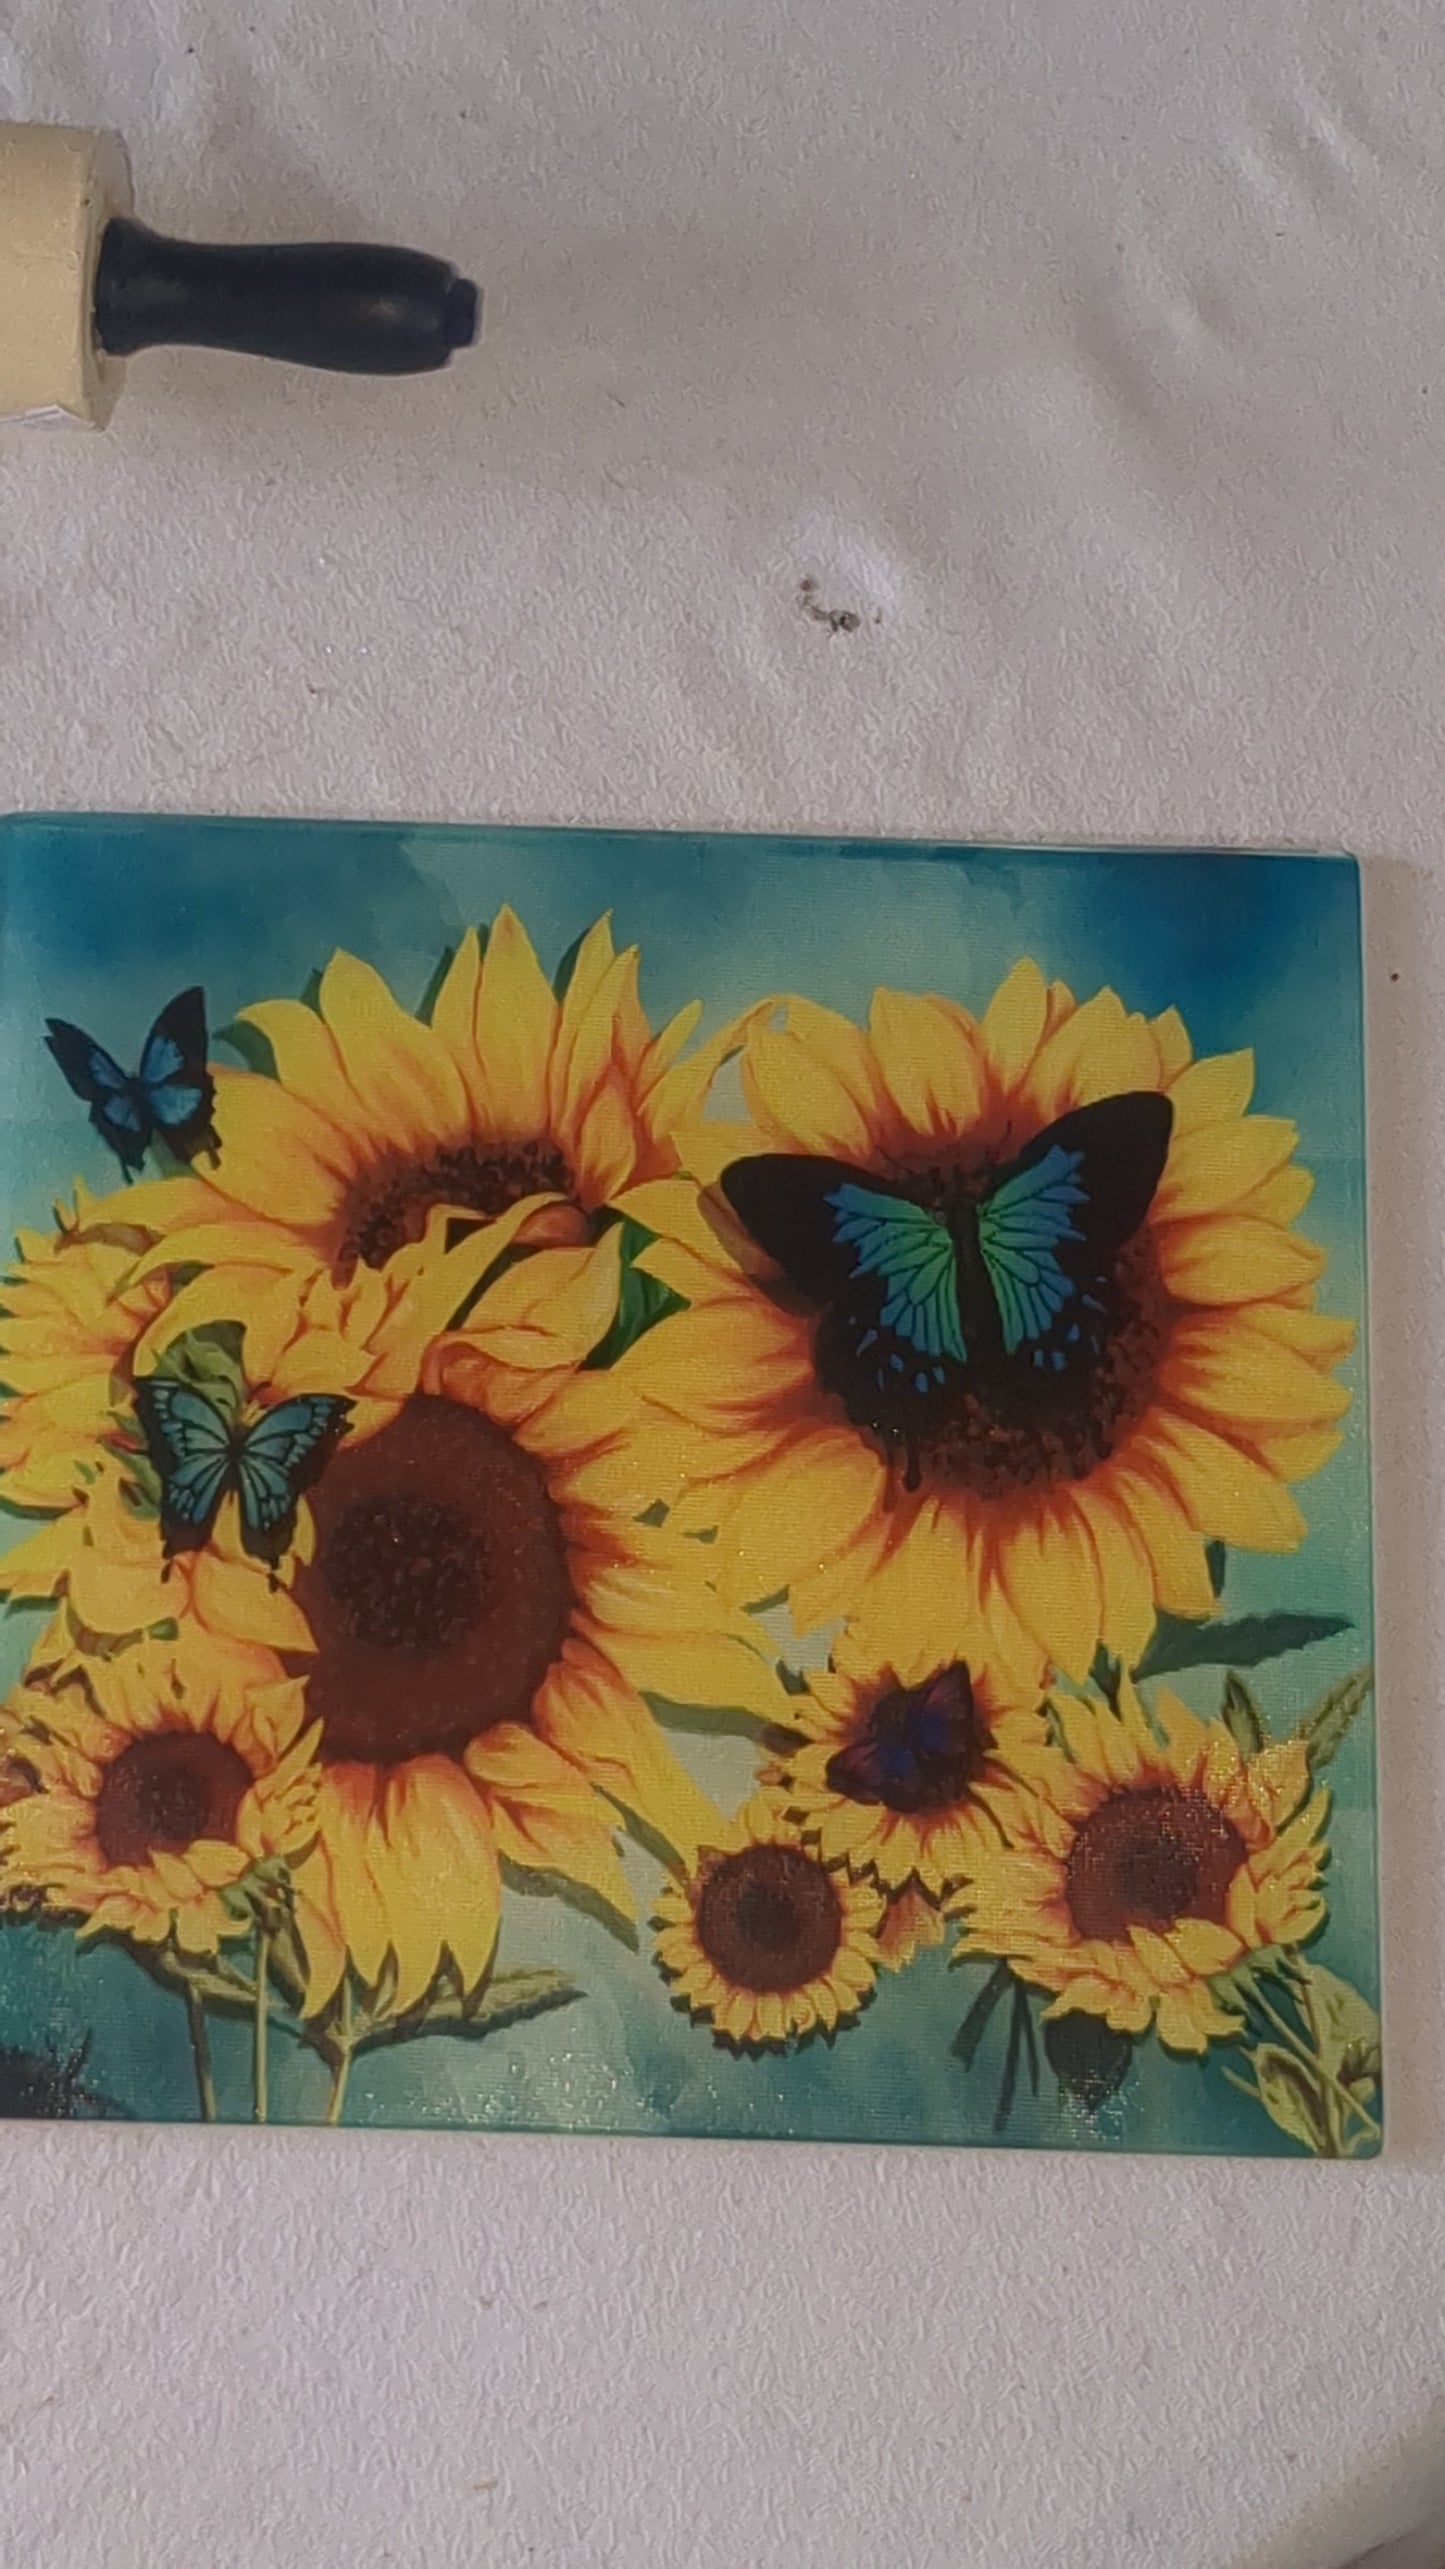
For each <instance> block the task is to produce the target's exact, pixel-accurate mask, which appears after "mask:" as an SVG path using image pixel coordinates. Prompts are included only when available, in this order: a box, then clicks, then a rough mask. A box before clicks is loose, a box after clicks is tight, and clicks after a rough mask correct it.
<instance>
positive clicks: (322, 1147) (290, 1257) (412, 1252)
mask: <svg viewBox="0 0 1445 2569" xmlns="http://www.w3.org/2000/svg"><path fill="white" fill-rule="evenodd" d="M637 970H638V955H637V949H636V948H635V947H628V948H627V949H625V951H624V952H622V953H621V954H618V953H616V952H614V949H613V944H612V936H611V930H610V927H609V924H608V922H607V920H606V919H605V918H603V919H599V920H598V921H597V922H596V924H595V925H594V926H593V927H592V928H591V929H589V931H588V933H587V934H586V936H584V937H583V938H582V940H581V942H580V945H579V947H578V949H577V952H576V955H575V959H574V961H573V964H572V969H571V974H570V978H569V979H568V981H567V983H566V988H565V991H564V992H563V995H562V996H561V997H560V998H559V997H558V996H557V995H556V993H555V992H554V990H553V988H552V985H551V984H550V983H549V982H548V980H547V978H546V976H545V974H544V973H543V971H542V969H541V966H540V965H539V963H538V961H537V958H536V955H535V953H534V952H533V950H532V946H531V944H530V942H529V940H528V937H527V934H526V931H525V929H524V928H523V927H522V926H521V924H520V922H519V921H518V920H517V918H516V917H515V916H514V914H513V912H512V911H511V910H510V909H503V910H501V911H499V912H498V915H497V918H496V920H495V921H494V923H493V925H492V928H491V930H490V932H489V933H488V934H487V935H486V936H485V937H482V936H479V935H478V933H477V931H476V930H475V929H469V930H468V931H467V934H466V935H465V936H464V937H463V939H462V941H461V944H460V945H459V947H458V948H457V951H456V953H455V955H454V956H453V958H452V960H451V962H450V964H449V966H448V968H447V970H446V972H445V974H444V976H443V979H442V981H441V985H440V987H439V989H438V990H437V992H436V995H435V998H434V1001H433V1004H432V1007H431V1011H430V1016H429V1020H428V1021H427V1022H425V1023H423V1022H422V1021H421V1020H420V1019H418V1018H416V1017H413V1016H411V1015H409V1014H408V1012H407V1011H406V1010H405V1009H404V1008H403V1007H402V1006H401V1005H400V1004H399V1002H398V1001H397V1000H396V999H395V998H394V997H393V995H392V993H391V991H390V990H389V989H388V988H387V986H386V983H385V982H384V981H383V980H382V978H381V976H380V974H379V973H377V972H376V971H375V970H374V969H373V968H372V966H371V965H370V964H367V963H363V962H361V961H359V960H358V958H357V957H356V956H354V955H349V954H345V953H339V954H336V955H334V956H333V957H332V960H331V962H330V963H329V964H328V966H327V968H326V970H325V972H324V973H323V974H322V976H321V980H320V984H319V987H318V990H317V994H316V1005H315V1007H314V1008H313V1007H310V1006H307V1005H305V1004H303V1002H301V1001H300V1000H292V999H273V1000H266V1001H262V1002H260V1003H259V1004H257V1005H256V1006H254V1007H252V1008H248V1009H244V1010H243V1011H242V1019H243V1022H245V1023H246V1024H248V1025H249V1026H251V1027H252V1028H253V1029H254V1030H255V1032H256V1033H257V1035H259V1036H260V1037H262V1038H263V1039H264V1042H265V1044H266V1045H267V1046H268V1047H269V1050H270V1055H271V1059H272V1060H273V1061H274V1064H275V1070H276V1076H275V1077H274V1078H271V1077H268V1076H266V1075H264V1074H263V1073H262V1072H260V1071H254V1070H230V1069H226V1068H224V1067H219V1068H216V1069H215V1070H214V1074H213V1075H214V1079H215V1088H216V1102H215V1119H214V1120H215V1129H216V1132H217V1135H218V1137H219V1149H218V1153H217V1156H216V1160H215V1163H214V1165H213V1166H210V1167H201V1166H199V1165H198V1166H196V1167H195V1168H193V1169H192V1170H191V1172H190V1173H189V1174H188V1175H185V1176H178V1177H172V1178H164V1179H158V1180H156V1181H154V1182H153V1183H151V1184H149V1185H144V1186H140V1187H137V1188H135V1189H133V1190H132V1193H131V1198H130V1199H128V1203H129V1208H130V1214H131V1218H132V1220H137V1219H139V1220H143V1221H146V1222H148V1223H150V1224H151V1226H152V1228H153V1229H155V1230H156V1231H158V1232H161V1233H163V1234H164V1237H163V1239H162V1240H161V1242H160V1244H159V1245H158V1247H157V1248H156V1249H155V1250H154V1251H153V1253H152V1263H153V1264H157V1265H159V1264H160V1263H162V1262H164V1263H165V1264H166V1265H168V1266H171V1267H175V1266H184V1265H195V1266H204V1267H206V1268H208V1269H211V1270H213V1271H214V1272H213V1274H212V1275H211V1276H210V1277H208V1278H206V1279H204V1280H203V1283H204V1289H205V1292H206V1293H207V1294H208V1295H211V1294H214V1293H215V1292H216V1291H219V1292H220V1293H221V1294H222V1295H223V1297H224V1296H229V1297H230V1298H231V1299H232V1301H234V1298H235V1295H236V1293H237V1292H238V1291H243V1292H254V1291H255V1289H256V1286H257V1281H258V1275H257V1271H258V1270H260V1271H262V1272H263V1273H269V1274H271V1275H273V1276H285V1275H288V1274H303V1275H304V1274H307V1273H310V1272H312V1271H314V1270H315V1269H316V1268H317V1267H318V1266H319V1267H321V1268H322V1269H324V1270H325V1271H326V1273H328V1274H329V1275H331V1276H332V1277H333V1278H335V1279H336V1280H337V1281H338V1282H345V1281H346V1280H347V1279H348V1278H349V1277H350V1276H351V1275H353V1274H354V1273H355V1271H356V1270H357V1269H358V1268H370V1269H372V1270H373V1271H375V1272H377V1273H384V1274H390V1275H393V1276H398V1275H400V1276H405V1275H409V1274H410V1273H412V1272H413V1271H414V1270H415V1269H416V1267H417V1266H418V1264H420V1263H425V1262H427V1261H429V1260H430V1258H431V1256H432V1255H433V1254H434V1253H435V1252H437V1251H439V1250H442V1249H444V1248H445V1247H446V1246H447V1245H448V1244H449V1242H451V1241H452V1240H453V1239H454V1238H455V1237H456V1234H457V1227H458V1226H459V1225H471V1226H475V1225H476V1224H477V1223H479V1222H480V1223H484V1224H489V1223H493V1222H496V1221H497V1220H498V1219H499V1218H501V1217H504V1216H510V1215H512V1214H513V1212H514V1210H515V1209H516V1208H522V1209H523V1210H524V1213H525V1221H524V1222H522V1223H520V1224H518V1223H514V1224H513V1226H512V1228H513V1231H514V1232H519V1233H520V1239H521V1242H522V1244H523V1245H533V1244H535V1243H538V1242H546V1243H550V1244H551V1245H553V1246H554V1247H559V1248H560V1249H562V1250H564V1251H566V1250H569V1249H570V1250H571V1251H573V1252H574V1253H575V1254H579V1255H580V1254H581V1253H582V1252H583V1251H585V1248H586V1246H587V1244H588V1243H589V1242H590V1241H591V1240H592V1239H594V1238H595V1236H596V1231H597V1224H598V1217H599V1216H600V1215H602V1214H604V1213H613V1214H623V1215H629V1216H631V1217H633V1218H634V1219H635V1220H637V1221H639V1222H641V1223H643V1224H644V1225H646V1226H648V1227H650V1228H657V1227H660V1226H661V1225H662V1224H663V1223H664V1222H665V1221H666V1220H668V1219H669V1217H670V1215H671V1214H672V1213H673V1212H675V1209H676V1208H675V1206H674V1204H673V1197H674V1194H675V1192H676V1191H677V1178H678V1171H679V1169H680V1166H681V1159H680V1155H679V1149H678V1142H677V1135H678V1132H679V1130H680V1129H681V1128H682V1126H684V1125H685V1124H686V1123H687V1122H688V1120H689V1119H690V1118H691V1117H692V1116H693V1115H695V1114H696V1112H697V1108H698V1103H699V1100H700V1098H701V1096H702V1094H703V1091H704V1090H705V1088H706V1084H707V1081H708V1079H709V1077H710V1075H711V1073H712V1072H713V1070H714V1069H715V1068H716V1065H717V1061H718V1058H719V1055H720V1050H721V1049H722V1048H723V1045H724V1043H725V1039H722V1038H720V1039H718V1040H716V1041H715V1042H714V1043H712V1044H710V1045H708V1046H705V1047H703V1048H702V1049H701V1050H700V1051H699V1053H698V1054H697V1055H696V1056H695V1057H694V1058H693V1059H692V1060H690V1061H688V1062H683V1061H682V1060H681V1059H680V1058H679V1056H680V1054H681V1052H682V1049H683V1046H684V1045H685V1043H686V1042H687V1039H688V1037H689V1036H690V1034H691V1033H692V1031H693V1029H694V1027H695V1026H696V1023H697V1020H698V1016H699V1014H700V1003H698V1004H695V1005H693V1006H692V1007H689V1008H687V1009H684V1010H683V1011H682V1012H681V1014H680V1015H678V1016H676V1017H674V1018H673V1019H672V1021H671V1023H670V1024H669V1025H668V1026H666V1027H665V1028H664V1029H663V1030H662V1032H661V1033H660V1034H656V1035H654V1033H653V1031H652V1029H651V1027H650V1025H649V1023H648V1020H647V1018H646V1016H645V1015H644V1013H643V1010H642V1007H641V1003H640V1001H639V998H638V993H637ZM142 1272H145V1270H144V1269H142ZM217 1276H219V1279H220V1281H219V1284H218V1283H217V1281H216V1278H217ZM460 1299H461V1293H460V1291H459V1293H458V1297H457V1303H458V1306H459V1304H460ZM177 1307H178V1310H179V1312H180V1325H181V1326H182V1327H189V1326H191V1325H192V1319H193V1315H192V1309H191V1303H190V1300H189V1297H188V1295H187V1293H186V1292H185V1290H184V1289H183V1290H182V1292H181V1294H180V1296H179V1297H178V1305H177Z"/></svg>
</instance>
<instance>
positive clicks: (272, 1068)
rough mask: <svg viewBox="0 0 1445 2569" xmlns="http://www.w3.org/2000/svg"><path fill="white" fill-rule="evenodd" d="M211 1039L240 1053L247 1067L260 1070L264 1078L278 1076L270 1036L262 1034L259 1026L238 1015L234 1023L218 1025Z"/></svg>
mask: <svg viewBox="0 0 1445 2569" xmlns="http://www.w3.org/2000/svg"><path fill="white" fill-rule="evenodd" d="M211 1040H212V1042H213V1043H217V1044H225V1045H227V1046H228V1047H229V1049H230V1050H231V1051H232V1052H233V1053H238V1054H239V1055H240V1058H241V1060H242V1061H243V1062H244V1063H245V1065H246V1068H247V1069H248V1070H254V1071H259V1072H260V1075H261V1077H262V1078H263V1079H274V1078H275V1077H276V1056H275V1054H274V1052H273V1051H272V1050H271V1044H270V1039H269V1037H268V1036H266V1035H263V1034H262V1032H261V1029H260V1027H259V1026H248V1025H246V1024H245V1022H244V1020H243V1019H241V1018H239V1017H238V1018H237V1019H236V1020H235V1022H234V1024H232V1025H229V1026H218V1027H217V1029H216V1032H215V1034H214V1035H213V1036H212V1038H211Z"/></svg>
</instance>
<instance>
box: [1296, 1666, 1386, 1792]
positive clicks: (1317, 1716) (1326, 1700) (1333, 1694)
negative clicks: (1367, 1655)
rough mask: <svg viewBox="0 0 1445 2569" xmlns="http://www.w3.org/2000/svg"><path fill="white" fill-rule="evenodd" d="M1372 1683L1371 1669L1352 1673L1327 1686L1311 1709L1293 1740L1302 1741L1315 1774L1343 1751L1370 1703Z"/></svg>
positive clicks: (1356, 1670)
mask: <svg viewBox="0 0 1445 2569" xmlns="http://www.w3.org/2000/svg"><path fill="white" fill-rule="evenodd" d="M1374 1683H1375V1672H1374V1670H1373V1668H1356V1669H1353V1670H1352V1671H1351V1673H1350V1675H1349V1676H1348V1677H1342V1678H1341V1679H1340V1682H1339V1684H1338V1685H1337V1686H1327V1687H1326V1689H1325V1691H1324V1693H1323V1694H1322V1695H1321V1697H1320V1698H1319V1701H1318V1703H1315V1704H1312V1705H1311V1706H1310V1709H1309V1711H1308V1712H1307V1713H1306V1714H1305V1717H1304V1719H1303V1721H1302V1722H1301V1723H1300V1725H1299V1727H1298V1729H1297V1730H1296V1732H1295V1737H1296V1739H1302V1740H1303V1741H1304V1744H1305V1747H1306V1749H1307V1751H1308V1753H1309V1761H1310V1765H1311V1767H1312V1768H1314V1769H1315V1770H1316V1771H1318V1769H1319V1768H1320V1767H1322V1766H1328V1764H1329V1762H1330V1759H1331V1758H1332V1757H1333V1756H1334V1755H1335V1754H1336V1752H1337V1750H1339V1749H1340V1748H1342V1747H1343V1745H1344V1741H1345V1737H1346V1734H1347V1733H1348V1731H1349V1728H1350V1725H1351V1723H1352V1722H1353V1721H1354V1719H1355V1717H1356V1715H1357V1714H1359V1713H1362V1712H1363V1711H1364V1708H1365V1706H1366V1704H1367V1703H1368V1702H1369V1700H1370V1695H1371V1692H1372V1690H1373V1687H1374Z"/></svg>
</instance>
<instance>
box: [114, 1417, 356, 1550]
mask: <svg viewBox="0 0 1445 2569" xmlns="http://www.w3.org/2000/svg"><path fill="white" fill-rule="evenodd" d="M135 1405H136V1416H137V1417H138V1418H139V1420H140V1423H141V1429H142V1432H143V1434H144V1436H145V1441H146V1451H147V1453H148V1454H149V1456H150V1459H151V1461H152V1463H153V1464H154V1466H155V1468H156V1471H157V1472H158V1473H159V1475H160V1483H161V1537H162V1540H163V1542H164V1544H165V1548H166V1554H167V1557H168V1558H169V1557H171V1556H173V1555H174V1554H175V1553H177V1552H194V1551H198V1550H199V1549H200V1547H201V1545H202V1544H204V1543H206V1542H207V1541H208V1540H209V1538H210V1533H211V1528H212V1526H213V1525H214V1523H215V1520H216V1511H217V1509H218V1508H219V1506H220V1504H221V1501H222V1499H223V1498H224V1497H225V1495H226V1492H227V1491H228V1490H234V1491H235V1492H236V1495H237V1497H238V1498H239V1500H240V1502H241V1541H242V1543H243V1544H244V1546H245V1548H246V1550H247V1551H248V1552H249V1553H251V1554H252V1555H253V1556H254V1557H255V1558H256V1559H257V1560H259V1561H270V1562H272V1563H274V1562H276V1561H279V1559H280V1557H281V1555H282V1553H283V1552H284V1551H285V1550H286V1547H287V1545H288V1544H289V1543H290V1541H291V1538H292V1536H293V1535H294V1533H295V1531H296V1502H297V1499H298V1498H299V1497H300V1495H301V1492H302V1491H303V1490H304V1489H306V1488H307V1487H308V1486H309V1484H310V1483H311V1482H312V1481H314V1480H315V1479H316V1477H317V1475H318V1473H319V1472H320V1471H321V1469H322V1467H323V1465H324V1464H325V1462H326V1461H327V1458H328V1456H329V1455H330V1452H331V1449H332V1447H333V1445H335V1444H336V1443H337V1441H338V1440H339V1438H340V1437H341V1436H342V1434H343V1433H344V1431H345V1427H346V1422H347V1420H348V1418H349V1417H350V1415H351V1403H350V1401H349V1400H341V1399H338V1398H337V1397H336V1395H335V1394H334V1393H330V1392H306V1393H303V1394H301V1396H300V1397H299V1398H298V1399H296V1400H283V1401H281V1402H280V1403H278V1405H277V1407H276V1408H275V1409H268V1410H267V1411H265V1413H264V1414H263V1416H262V1417H260V1418H258V1419H256V1420H255V1421H254V1423H253V1424H252V1425H251V1426H250V1427H243V1426H242V1425H241V1424H240V1422H239V1420H232V1419H229V1418H227V1417H225V1416H224V1415H223V1413H222V1412H221V1411H220V1410H218V1409H217V1408H216V1407H215V1406H214V1404H213V1403H212V1402H211V1401H209V1400H207V1399H206V1398H205V1396H204V1394H203V1393H201V1392H198V1391H193V1390H191V1388H190V1387H189V1385H187V1384H185V1383H178V1382H174V1381H172V1380H171V1379H170V1378H169V1376H166V1375H162V1374H150V1375H148V1376H147V1377H146V1379H145V1381H144V1382H140V1383H137V1385H136V1393H135Z"/></svg>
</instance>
